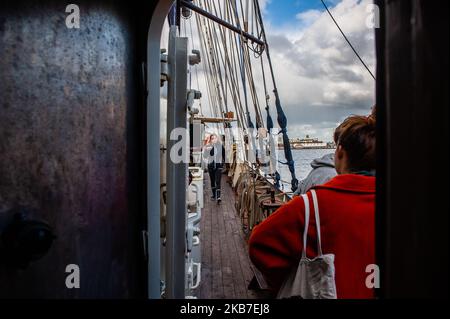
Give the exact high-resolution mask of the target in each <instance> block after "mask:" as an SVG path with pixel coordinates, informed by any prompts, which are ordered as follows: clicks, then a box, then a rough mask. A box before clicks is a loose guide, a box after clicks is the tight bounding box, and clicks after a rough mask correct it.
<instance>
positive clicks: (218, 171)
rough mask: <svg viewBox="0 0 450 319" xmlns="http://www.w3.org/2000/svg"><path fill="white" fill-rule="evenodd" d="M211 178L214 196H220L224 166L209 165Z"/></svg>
mask: <svg viewBox="0 0 450 319" xmlns="http://www.w3.org/2000/svg"><path fill="white" fill-rule="evenodd" d="M208 173H209V178H210V179H211V190H212V194H213V196H214V197H216V198H218V197H220V182H221V180H222V166H221V165H216V166H210V167H208Z"/></svg>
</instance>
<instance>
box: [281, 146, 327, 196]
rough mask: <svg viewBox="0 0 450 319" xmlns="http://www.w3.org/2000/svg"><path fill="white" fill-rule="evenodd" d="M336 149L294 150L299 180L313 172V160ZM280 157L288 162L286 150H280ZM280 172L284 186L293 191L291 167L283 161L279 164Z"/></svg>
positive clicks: (286, 189) (288, 190) (293, 155)
mask: <svg viewBox="0 0 450 319" xmlns="http://www.w3.org/2000/svg"><path fill="white" fill-rule="evenodd" d="M334 151H335V150H334V149H296V150H292V157H293V159H294V163H295V175H296V177H297V179H298V180H299V181H301V180H302V179H304V178H306V176H308V174H309V172H311V170H312V167H311V162H312V161H313V160H314V159H316V158H320V157H322V156H324V155H325V154H329V153H334ZM278 152H279V153H278V159H279V161H280V162H286V159H285V157H284V151H283V150H282V149H281V150H278ZM278 172H279V173H280V175H281V179H282V180H283V185H282V186H283V187H284V190H285V191H286V192H290V191H291V185H290V182H291V173H290V172H289V167H288V166H287V165H283V164H281V163H279V164H278Z"/></svg>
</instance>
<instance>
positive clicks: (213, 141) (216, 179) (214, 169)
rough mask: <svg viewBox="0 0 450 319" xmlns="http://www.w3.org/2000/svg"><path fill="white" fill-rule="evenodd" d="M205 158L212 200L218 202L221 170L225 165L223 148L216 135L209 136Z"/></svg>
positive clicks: (219, 198) (219, 199)
mask: <svg viewBox="0 0 450 319" xmlns="http://www.w3.org/2000/svg"><path fill="white" fill-rule="evenodd" d="M205 153H206V154H205V155H206V156H205V158H207V159H208V173H209V178H210V180H211V190H212V196H211V199H212V200H217V201H218V202H220V201H221V200H222V199H221V194H220V192H221V180H222V169H223V165H224V163H225V148H224V146H223V144H222V142H221V141H220V139H219V137H218V136H217V135H216V134H211V135H210V137H209V141H208V143H207V144H206V146H205Z"/></svg>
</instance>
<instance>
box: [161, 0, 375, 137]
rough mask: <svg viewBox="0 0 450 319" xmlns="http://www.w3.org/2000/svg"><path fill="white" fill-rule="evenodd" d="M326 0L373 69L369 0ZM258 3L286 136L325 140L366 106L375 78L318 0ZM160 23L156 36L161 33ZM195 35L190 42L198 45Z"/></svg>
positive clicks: (365, 110) (262, 0)
mask: <svg viewBox="0 0 450 319" xmlns="http://www.w3.org/2000/svg"><path fill="white" fill-rule="evenodd" d="M238 1H240V0H238ZM326 3H327V5H328V6H329V8H330V10H331V12H332V13H333V15H334V17H335V19H336V20H337V22H338V23H339V25H340V26H341V28H342V29H343V31H344V32H345V33H346V35H347V37H348V38H349V40H350V41H351V42H352V44H353V46H354V47H355V49H356V50H357V51H358V53H359V54H360V56H361V57H362V59H363V60H364V61H365V62H366V64H367V65H368V66H369V68H370V69H371V70H372V73H374V71H375V46H374V32H373V29H370V28H368V27H367V26H366V20H367V18H368V16H369V14H370V13H368V12H367V7H368V5H369V4H371V3H372V1H370V0H362V1H361V0H341V1H339V0H326ZM260 5H261V7H262V9H263V15H264V23H265V27H266V33H267V36H268V42H269V46H270V53H271V56H272V60H273V64H274V70H275V77H276V81H277V86H278V90H279V93H280V98H281V102H282V105H283V108H284V111H285V113H286V116H287V118H288V134H289V137H291V138H293V137H304V136H305V135H307V134H308V135H310V136H313V137H318V138H320V139H322V140H324V141H331V140H332V133H333V130H334V128H335V127H336V126H337V125H338V124H339V123H340V122H341V121H342V120H343V119H344V118H345V117H347V116H348V115H350V114H368V113H369V112H370V109H371V107H372V105H373V104H374V100H375V98H374V96H375V94H374V93H375V81H374V80H373V78H372V77H371V76H370V74H369V73H368V72H367V70H366V69H365V68H364V67H363V66H362V64H361V62H360V61H359V60H358V58H357V57H356V55H355V54H354V52H353V51H352V50H351V48H350V47H349V45H348V44H347V43H346V42H345V40H344V38H343V37H342V35H341V34H340V33H339V30H338V29H337V28H336V26H335V24H334V23H333V21H332V20H331V18H330V17H329V15H328V14H327V12H326V11H325V9H324V7H323V6H322V4H321V2H320V0H260ZM165 29H166V30H165V32H163V38H162V39H164V38H166V36H167V28H165ZM187 30H188V29H187ZM194 31H195V30H194ZM194 33H195V32H194ZM194 37H195V36H194ZM196 41H198V39H197V40H196V39H194V40H193V41H192V43H193V44H191V46H193V47H195V46H198V44H196ZM258 63H259V62H258ZM256 65H258V64H255V66H256ZM255 70H256V71H255V77H256V81H255V82H256V86H257V90H259V92H263V87H262V81H261V73H260V72H259V71H258V68H256V67H255ZM200 77H201V79H203V76H202V75H200ZM204 83H205V81H204V80H200V85H199V86H200V90H201V91H202V92H203V93H204V94H205V92H206V88H205V84H204ZM262 96H264V93H262ZM261 100H262V99H261ZM273 102H274V99H273V97H272V99H271V107H272V109H271V112H272V117H273V118H274V120H275V119H276V110H275V106H274V103H273ZM202 104H203V109H204V114H205V115H209V114H208V107H207V106H205V105H206V104H208V101H207V98H203V100H202ZM263 111H264V110H263ZM263 114H265V112H263Z"/></svg>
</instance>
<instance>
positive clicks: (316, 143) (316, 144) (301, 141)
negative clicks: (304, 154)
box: [279, 135, 336, 149]
mask: <svg viewBox="0 0 450 319" xmlns="http://www.w3.org/2000/svg"><path fill="white" fill-rule="evenodd" d="M289 143H290V144H291V148H292V149H329V148H336V145H335V144H334V143H333V142H328V143H327V142H323V141H320V140H319V139H318V138H312V137H309V135H306V137H305V138H295V139H290V140H289ZM282 146H283V145H282V144H281V145H279V147H282Z"/></svg>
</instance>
